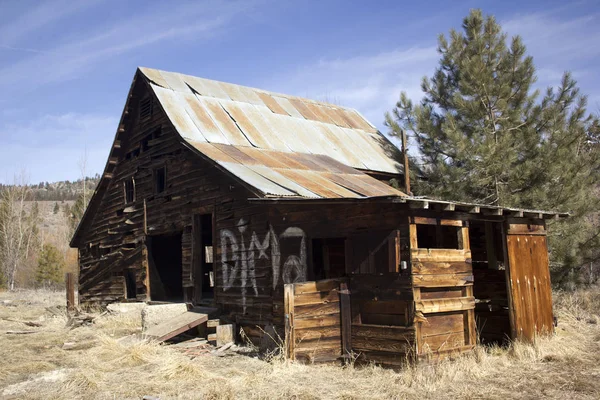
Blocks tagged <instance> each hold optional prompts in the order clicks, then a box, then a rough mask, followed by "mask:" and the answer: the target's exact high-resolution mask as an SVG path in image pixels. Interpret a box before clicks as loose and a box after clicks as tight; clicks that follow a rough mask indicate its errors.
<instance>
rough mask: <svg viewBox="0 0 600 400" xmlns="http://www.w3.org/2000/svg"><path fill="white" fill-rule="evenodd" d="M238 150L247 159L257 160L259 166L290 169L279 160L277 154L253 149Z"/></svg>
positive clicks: (240, 148)
mask: <svg viewBox="0 0 600 400" xmlns="http://www.w3.org/2000/svg"><path fill="white" fill-rule="evenodd" d="M238 150H240V151H241V152H243V153H245V154H246V155H248V156H249V157H252V158H253V159H255V160H257V161H258V162H259V163H260V164H262V165H264V166H266V167H269V168H291V167H290V166H289V165H288V164H286V163H285V162H284V160H283V159H282V158H281V156H280V154H281V153H279V152H272V151H268V150H261V149H257V148H254V147H241V146H240V147H238Z"/></svg>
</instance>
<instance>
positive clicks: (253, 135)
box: [141, 68, 402, 173]
mask: <svg viewBox="0 0 600 400" xmlns="http://www.w3.org/2000/svg"><path fill="white" fill-rule="evenodd" d="M141 71H142V73H144V74H145V75H146V76H147V77H148V79H151V80H152V82H153V83H155V84H156V85H157V86H158V87H162V86H163V85H164V88H165V89H167V90H171V92H172V93H173V95H165V94H164V93H163V96H162V97H169V99H170V101H171V103H173V104H177V102H179V104H180V105H182V107H179V108H178V107H177V106H171V107H169V110H168V115H169V118H170V119H175V120H176V121H174V124H175V125H176V126H177V127H178V129H179V128H181V129H182V130H183V132H180V133H181V134H182V135H187V136H186V137H188V138H194V139H195V140H202V137H204V138H205V140H207V141H209V142H211V143H212V142H215V143H231V144H233V145H236V146H254V147H258V148H261V149H265V150H278V151H286V152H287V151H289V152H296V153H310V154H324V155H328V156H330V157H332V158H333V159H335V160H337V161H339V162H341V163H344V164H346V165H348V166H351V167H354V168H359V169H366V170H372V171H377V172H388V173H398V172H399V171H401V168H402V167H401V165H400V164H399V163H397V162H396V161H395V158H396V156H397V154H398V151H397V149H396V150H395V151H394V149H393V148H392V146H393V145H392V144H391V142H389V140H387V139H386V138H385V137H384V136H383V135H381V134H380V133H379V132H376V131H375V130H374V129H373V127H372V125H370V124H369V122H368V121H366V120H365V119H364V118H363V117H362V116H361V115H360V114H359V113H358V112H356V111H355V110H352V109H346V108H343V107H338V106H333V105H329V104H326V103H322V102H315V101H312V100H307V99H302V98H299V97H293V96H286V95H277V94H273V93H270V92H265V91H261V90H259V89H252V88H247V87H244V86H239V85H233V84H230V83H220V82H216V81H210V80H207V79H201V78H196V77H192V76H187V75H181V74H174V73H170V72H162V71H157V70H150V69H146V68H142V69H141ZM190 93H194V95H195V96H196V98H197V99H198V104H195V103H194V102H193V101H192V100H193V99H192V98H191V97H190ZM177 98H178V99H177ZM179 114H181V115H179ZM186 114H187V115H186ZM189 119H191V120H192V122H193V127H195V128H196V129H192V127H191V126H190V124H189ZM199 135H200V136H199ZM388 148H390V149H391V150H389V149H388Z"/></svg>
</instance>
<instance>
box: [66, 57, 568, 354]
mask: <svg viewBox="0 0 600 400" xmlns="http://www.w3.org/2000/svg"><path fill="white" fill-rule="evenodd" d="M397 156H398V155H397V149H396V148H395V147H394V146H393V145H392V144H391V143H390V142H389V141H388V140H387V139H386V138H385V137H384V136H383V135H382V134H381V133H379V132H378V131H377V129H376V128H375V127H374V126H373V125H371V124H370V123H369V122H368V121H367V120H366V119H364V118H363V117H362V116H361V114H360V113H358V112H357V111H356V110H352V109H349V108H344V107H339V106H336V105H331V104H326V103H321V102H316V101H312V100H308V99H302V98H298V97H293V96H287V95H282V94H276V93H271V92H267V91H263V90H258V89H252V88H247V87H243V86H238V85H232V84H228V83H223V82H216V81H211V80H206V79H201V78H196V77H192V76H187V75H182V74H175V73H170V72H164V71H158V70H153V69H148V68H140V69H139V70H138V71H137V72H136V75H135V78H134V81H133V84H132V86H131V89H130V92H129V96H128V98H127V102H126V105H125V109H124V112H123V115H122V117H121V121H120V123H119V126H118V130H117V135H116V138H115V141H114V143H113V147H112V150H111V153H110V156H109V159H108V162H107V165H106V169H105V171H104V173H103V175H102V179H101V180H100V183H99V185H98V187H97V189H96V191H95V193H94V196H93V197H92V200H91V202H90V204H89V206H88V209H87V210H86V212H85V215H84V217H83V219H82V221H81V223H80V225H79V227H78V229H77V231H76V232H75V235H74V237H73V239H72V242H71V245H72V246H73V247H77V248H78V249H79V264H80V275H79V296H80V299H81V301H82V302H87V303H94V302H95V303H107V302H112V301H166V302H187V303H191V304H194V305H211V306H214V307H217V308H218V309H219V312H220V318H221V319H222V320H226V321H231V322H235V323H236V324H237V326H238V327H241V328H242V329H244V332H245V334H246V335H247V336H248V337H250V338H251V339H252V340H254V341H256V342H257V344H262V345H266V344H268V343H267V342H268V341H269V340H270V339H269V336H275V335H265V334H264V333H265V332H274V331H277V332H278V333H279V334H280V335H281V337H285V338H286V347H287V352H288V356H289V357H290V358H294V359H310V360H316V361H331V360H337V359H342V358H343V357H344V356H345V355H346V354H348V353H349V352H351V351H352V352H355V353H358V354H360V357H361V359H365V360H372V361H376V362H379V363H382V364H388V365H396V364H398V363H402V362H403V361H404V360H406V359H407V357H410V358H423V357H440V356H444V355H447V354H452V353H455V352H461V351H466V350H469V349H471V348H472V347H473V345H474V344H475V343H476V341H477V332H479V335H480V338H481V340H483V341H502V340H504V339H505V338H527V339H532V338H533V337H534V336H535V335H537V334H539V333H544V332H551V331H552V329H553V316H552V301H551V296H550V295H551V291H550V279H549V271H548V252H547V246H546V236H545V234H546V231H545V220H546V219H547V218H555V217H557V216H558V215H557V214H554V213H545V212H541V211H527V210H517V209H507V208H499V207H490V206H479V205H473V204H463V203H452V202H444V201H434V200H428V199H422V198H413V197H409V196H406V195H405V194H404V193H402V192H401V191H399V190H397V189H394V188H393V187H391V186H390V185H389V184H388V182H389V180H390V179H392V178H400V177H401V175H402V168H401V166H400V165H399V164H398V162H397V161H396V160H397V159H398V157H397Z"/></svg>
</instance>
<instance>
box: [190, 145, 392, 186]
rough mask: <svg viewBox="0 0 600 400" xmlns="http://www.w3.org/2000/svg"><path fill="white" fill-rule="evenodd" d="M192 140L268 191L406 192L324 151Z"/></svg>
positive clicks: (230, 170)
mask: <svg viewBox="0 0 600 400" xmlns="http://www.w3.org/2000/svg"><path fill="white" fill-rule="evenodd" d="M190 144H191V145H192V146H194V147H195V148H196V149H197V150H198V151H200V152H202V153H203V154H204V155H205V156H207V157H209V158H210V159H212V160H213V161H214V162H216V163H218V164H219V165H221V166H222V167H224V168H226V169H227V170H228V171H229V172H231V173H235V174H236V176H237V177H238V178H239V179H241V180H243V181H244V182H246V183H247V184H248V185H250V186H253V187H255V188H257V189H258V190H259V191H261V192H262V193H264V194H266V195H275V196H296V197H304V198H315V197H323V198H339V197H353V198H356V197H370V196H382V195H387V196H402V195H403V193H401V192H399V191H397V190H396V189H394V188H392V187H390V186H388V185H385V184H384V183H381V182H379V181H377V180H376V179H375V178H372V177H370V176H368V175H366V174H364V173H362V172H360V171H357V170H355V169H353V168H351V167H348V166H345V165H343V164H341V163H339V162H337V161H335V160H334V159H332V158H330V157H328V156H324V155H311V154H298V153H285V152H279V151H271V150H261V149H257V148H253V147H245V146H239V147H238V146H232V145H226V144H211V143H202V142H190ZM235 165H239V167H235ZM241 167H245V168H246V169H244V168H241Z"/></svg>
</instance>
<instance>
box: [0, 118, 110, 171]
mask: <svg viewBox="0 0 600 400" xmlns="http://www.w3.org/2000/svg"><path fill="white" fill-rule="evenodd" d="M118 118H119V116H105V115H96V114H77V113H65V114H59V115H44V116H42V117H40V118H38V119H34V120H31V121H28V122H27V123H22V124H9V125H6V126H4V127H3V128H0V137H2V146H0V171H3V174H4V176H0V182H1V181H4V182H10V181H11V180H12V177H13V175H14V174H15V173H18V172H19V171H21V170H22V169H24V168H26V169H27V170H28V172H29V173H30V175H31V180H32V182H37V181H40V180H47V179H48V177H49V176H51V177H53V178H54V177H56V179H69V178H70V179H72V178H73V172H72V171H74V170H77V161H78V160H79V159H80V158H81V156H82V154H83V152H84V149H87V153H88V171H89V173H90V174H93V173H96V172H101V171H102V170H103V169H104V165H105V163H106V159H107V157H108V152H109V150H110V146H111V143H112V140H113V139H114V134H115V130H116V126H117V124H118Z"/></svg>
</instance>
